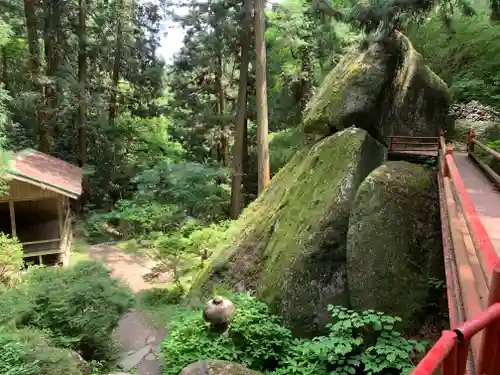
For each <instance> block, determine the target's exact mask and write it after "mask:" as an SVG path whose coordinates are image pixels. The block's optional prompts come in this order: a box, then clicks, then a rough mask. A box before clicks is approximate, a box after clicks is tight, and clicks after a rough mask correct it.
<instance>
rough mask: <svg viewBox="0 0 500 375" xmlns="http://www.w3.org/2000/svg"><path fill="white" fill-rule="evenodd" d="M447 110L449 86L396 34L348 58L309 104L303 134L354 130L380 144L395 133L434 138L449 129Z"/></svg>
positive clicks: (359, 50)
mask: <svg viewBox="0 0 500 375" xmlns="http://www.w3.org/2000/svg"><path fill="white" fill-rule="evenodd" d="M449 105H450V94H449V91H448V88H447V87H446V84H445V83H444V82H443V81H442V80H441V79H440V78H439V77H438V76H437V75H436V74H434V73H433V72H432V71H431V70H430V69H429V68H428V67H427V65H425V63H424V60H423V58H422V57H421V56H420V54H418V53H417V51H415V49H414V48H413V46H412V45H411V43H410V41H409V40H408V38H406V37H405V36H404V35H402V34H401V33H397V32H396V33H395V34H394V35H393V36H392V37H391V38H389V39H383V40H380V41H372V42H370V43H367V45H363V46H360V47H358V48H357V49H355V50H353V51H351V52H350V53H348V54H347V55H346V56H344V58H343V59H342V60H341V61H340V62H339V63H338V65H337V66H336V67H335V68H334V69H333V70H332V71H331V72H330V73H329V75H328V76H327V77H326V78H325V80H324V81H323V83H322V84H321V86H320V88H319V89H318V91H317V92H316V94H315V95H314V96H313V98H312V99H311V101H310V102H309V103H308V105H307V107H306V111H305V116H304V131H305V132H306V133H314V134H319V135H321V136H326V135H330V134H333V133H334V132H335V131H337V130H339V129H344V128H345V127H348V126H351V125H354V126H357V127H360V128H363V129H366V130H367V131H368V132H369V133H370V134H371V135H372V137H374V138H375V139H378V140H380V141H385V139H386V137H387V136H388V135H393V134H398V135H422V136H436V135H438V132H439V129H440V128H443V127H445V126H446V127H450V126H449V121H448V116H447V115H448V108H449Z"/></svg>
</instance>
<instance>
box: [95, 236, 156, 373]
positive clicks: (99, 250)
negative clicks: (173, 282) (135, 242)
mask: <svg viewBox="0 0 500 375" xmlns="http://www.w3.org/2000/svg"><path fill="white" fill-rule="evenodd" d="M89 256H90V258H91V259H96V260H101V261H103V262H104V263H105V264H106V265H107V266H108V267H109V268H111V269H112V275H113V276H115V277H119V278H121V279H122V280H123V281H125V282H126V283H127V284H128V285H129V287H130V289H131V290H132V292H134V293H137V292H140V291H142V290H146V289H150V288H152V287H154V285H153V284H149V283H147V282H146V281H144V279H143V275H146V274H148V273H149V272H150V270H151V268H153V267H154V265H155V262H154V261H153V260H151V259H149V258H147V257H144V256H136V255H130V254H127V253H125V252H124V251H123V250H121V249H119V248H117V247H116V246H111V245H108V244H99V245H95V246H91V247H90V249H89ZM114 336H115V339H116V340H117V342H118V343H119V345H120V346H121V349H122V354H121V355H120V361H119V365H120V367H122V368H123V370H125V371H129V370H131V369H136V371H137V372H136V373H137V375H161V370H160V366H159V361H158V346H159V344H160V343H161V342H162V341H163V338H164V337H165V331H164V330H161V329H157V328H154V327H153V326H152V325H150V324H149V322H148V321H147V319H146V317H145V316H144V314H142V313H141V312H140V311H137V310H135V309H132V310H131V311H130V312H128V313H127V314H126V315H125V316H124V317H123V318H122V320H121V321H120V324H119V325H118V328H117V329H116V331H115V333H114Z"/></svg>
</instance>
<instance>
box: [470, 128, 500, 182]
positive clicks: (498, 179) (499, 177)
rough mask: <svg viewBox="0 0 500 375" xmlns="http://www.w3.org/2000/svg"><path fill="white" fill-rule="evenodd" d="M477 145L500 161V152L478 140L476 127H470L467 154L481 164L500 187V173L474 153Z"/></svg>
mask: <svg viewBox="0 0 500 375" xmlns="http://www.w3.org/2000/svg"><path fill="white" fill-rule="evenodd" d="M475 146H478V147H479V148H480V149H482V150H483V151H484V152H485V153H486V154H488V155H489V156H490V157H493V159H496V160H498V161H500V153H499V152H497V151H495V150H493V149H491V148H489V147H486V146H485V145H484V144H483V143H482V142H480V141H478V140H477V139H476V134H475V132H474V129H472V128H470V129H469V134H468V136H467V154H468V155H469V157H471V158H472V159H473V160H474V161H475V162H476V163H477V165H479V167H480V168H481V169H482V170H483V171H484V172H485V173H486V175H487V176H488V177H489V178H490V179H491V180H493V181H494V182H495V183H496V184H497V186H499V187H500V175H499V174H498V173H497V172H495V171H494V170H493V169H492V168H491V167H490V166H489V165H488V164H486V163H485V162H484V161H483V160H481V159H480V158H478V157H477V156H476V155H475V154H474V150H475Z"/></svg>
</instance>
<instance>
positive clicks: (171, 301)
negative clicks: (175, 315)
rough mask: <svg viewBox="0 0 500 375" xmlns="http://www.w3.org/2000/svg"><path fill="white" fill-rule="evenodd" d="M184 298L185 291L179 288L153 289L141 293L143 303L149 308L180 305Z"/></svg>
mask: <svg viewBox="0 0 500 375" xmlns="http://www.w3.org/2000/svg"><path fill="white" fill-rule="evenodd" d="M183 296H184V291H183V290H182V289H179V288H173V289H166V288H165V289H164V288H152V289H148V290H145V291H144V292H142V293H141V302H142V304H144V305H145V306H149V307H156V306H164V305H178V304H179V303H180V302H181V299H182V297H183Z"/></svg>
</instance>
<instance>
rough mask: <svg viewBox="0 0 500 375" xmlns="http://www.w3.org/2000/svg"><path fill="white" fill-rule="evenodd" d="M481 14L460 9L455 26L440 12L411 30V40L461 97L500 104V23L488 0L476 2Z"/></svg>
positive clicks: (456, 96) (454, 94) (454, 20)
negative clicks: (492, 18) (445, 21)
mask: <svg viewBox="0 0 500 375" xmlns="http://www.w3.org/2000/svg"><path fill="white" fill-rule="evenodd" d="M472 6H473V7H474V8H475V9H476V11H477V12H478V14H477V15H476V16H473V17H467V16H463V15H461V14H459V13H458V12H457V13H456V14H455V15H454V16H453V18H452V22H451V28H446V26H445V25H443V22H442V19H441V17H440V16H439V14H435V15H434V16H432V17H430V18H429V19H428V20H426V22H424V23H423V24H421V25H419V26H416V27H414V28H413V29H412V30H410V31H409V37H410V40H411V41H412V42H413V44H414V46H415V48H416V50H417V51H418V52H420V53H421V54H422V56H423V57H424V58H425V60H426V62H427V63H428V64H429V67H430V68H431V69H432V70H433V71H434V72H435V73H436V74H437V75H439V76H440V77H441V78H442V79H443V80H444V81H445V82H446V83H447V84H448V86H449V87H450V89H451V91H452V93H453V96H454V97H455V99H456V100H458V101H463V102H468V101H470V100H479V101H480V102H481V103H483V104H488V105H492V106H494V107H496V108H500V85H498V82H499V81H500V60H499V59H498V55H499V53H500V44H499V43H496V40H497V37H498V33H499V32H500V25H498V24H497V23H492V22H490V20H489V6H488V3H484V2H483V3H482V2H475V3H474V4H472Z"/></svg>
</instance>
